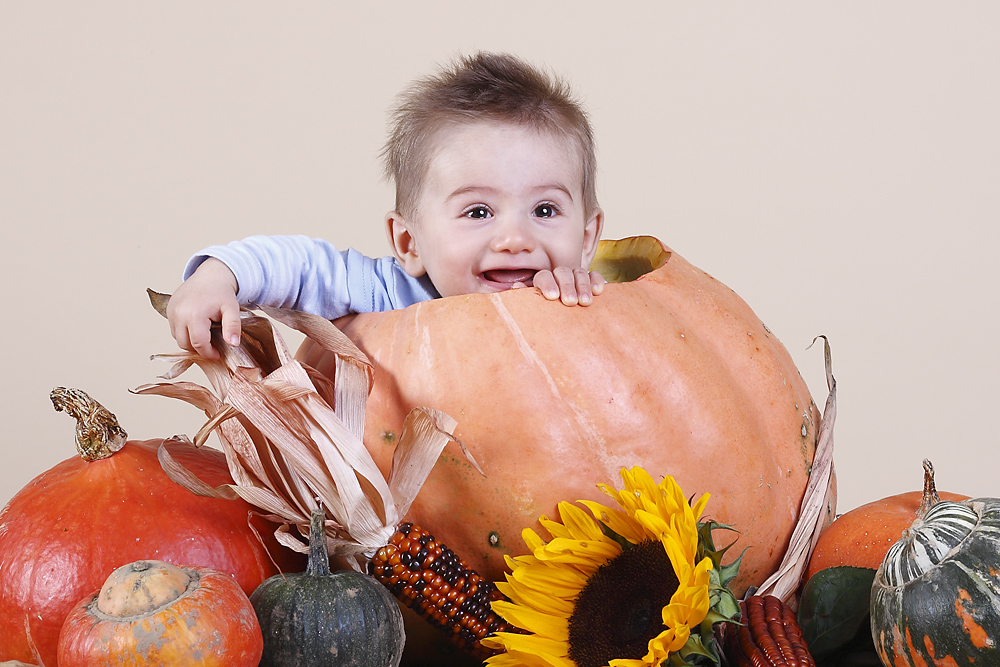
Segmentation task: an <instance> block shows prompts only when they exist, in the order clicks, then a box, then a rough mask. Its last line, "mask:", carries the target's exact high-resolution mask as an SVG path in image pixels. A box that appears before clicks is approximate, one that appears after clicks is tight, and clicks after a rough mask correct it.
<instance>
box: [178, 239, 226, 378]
mask: <svg viewBox="0 0 1000 667" xmlns="http://www.w3.org/2000/svg"><path fill="white" fill-rule="evenodd" d="M237 289H238V285H237V284H236V276H234V275H233V272H232V271H230V270H229V267H228V266H226V265H225V264H224V263H222V262H220V261H219V260H217V259H214V258H209V259H207V260H205V261H204V262H203V263H202V264H201V265H200V266H199V267H198V268H197V269H196V270H195V272H194V273H193V274H191V275H190V276H189V277H188V279H187V280H185V281H184V282H183V283H182V284H181V286H180V287H178V288H177V290H176V291H175V292H174V294H173V295H172V296H171V297H170V302H169V303H168V304H167V321H168V322H169V323H170V334H171V335H172V336H173V337H174V340H176V341H177V344H178V345H180V346H181V347H182V348H184V349H185V350H190V351H192V352H197V353H198V354H200V355H201V356H203V357H205V358H206V359H218V358H219V352H218V351H217V350H216V349H215V348H213V347H212V323H213V322H222V337H223V340H225V341H226V342H227V343H229V344H230V345H239V342H240V304H239V302H238V301H237V300H236V290H237Z"/></svg>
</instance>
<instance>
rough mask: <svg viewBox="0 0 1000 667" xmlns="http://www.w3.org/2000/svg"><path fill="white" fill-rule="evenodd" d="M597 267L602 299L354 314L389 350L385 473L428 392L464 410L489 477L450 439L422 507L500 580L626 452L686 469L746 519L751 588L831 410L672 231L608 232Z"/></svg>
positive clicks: (325, 364) (381, 410)
mask: <svg viewBox="0 0 1000 667" xmlns="http://www.w3.org/2000/svg"><path fill="white" fill-rule="evenodd" d="M591 268H593V269H596V270H599V271H600V272H601V273H602V274H603V275H604V276H605V278H606V279H607V280H609V282H612V283H613V284H609V285H607V287H606V288H605V291H604V293H603V294H602V295H600V296H598V297H597V298H595V300H594V303H593V304H592V305H591V306H589V307H586V308H581V307H573V308H569V307H566V306H563V305H561V304H559V303H556V302H549V301H546V300H545V299H544V298H543V297H542V296H541V295H539V294H538V293H537V292H536V291H535V290H531V289H524V290H513V291H508V292H503V293H498V294H472V295H468V296H456V297H449V298H444V299H436V300H433V301H428V302H424V303H420V304H417V305H415V306H411V307H409V308H407V309H405V310H398V311H392V312H386V313H373V314H364V315H356V316H352V317H349V318H344V319H342V320H338V321H337V325H338V326H339V327H341V328H342V330H343V331H344V332H345V333H346V334H347V335H348V336H349V337H350V338H351V339H352V340H353V341H354V342H355V343H356V344H357V345H358V346H359V347H360V348H361V349H362V350H363V351H364V352H365V353H366V354H367V355H368V356H369V357H370V358H371V360H372V362H373V363H374V365H375V381H374V385H373V390H372V393H371V396H370V398H369V401H368V407H367V415H366V421H365V444H366V445H367V447H368V448H369V450H370V451H371V453H372V455H373V457H374V458H375V460H376V462H378V464H379V466H380V467H381V468H382V470H383V472H387V471H388V469H389V464H390V461H391V459H392V454H393V450H394V443H395V442H396V440H397V439H398V437H399V434H400V429H401V428H402V425H403V419H404V417H405V416H406V414H407V413H408V412H409V411H410V410H411V409H412V408H413V407H416V406H427V407H432V408H436V409H438V410H442V411H444V412H446V413H447V414H449V415H451V416H452V417H454V418H455V419H457V420H458V428H457V430H456V431H455V435H456V436H457V437H458V438H459V439H460V440H461V441H462V442H463V443H465V444H466V445H467V446H468V448H469V450H470V451H471V453H472V454H473V455H474V456H475V458H476V460H477V461H478V463H479V464H480V465H481V467H482V469H483V471H484V473H485V476H483V475H480V474H479V473H478V472H477V471H476V470H475V469H474V468H473V467H472V466H471V465H470V464H469V463H468V462H467V461H466V460H465V459H464V458H463V457H462V455H461V454H458V453H453V454H451V455H449V453H448V450H446V452H445V454H444V456H443V457H442V459H441V460H440V461H439V462H438V464H437V465H436V466H435V468H434V470H433V471H432V473H431V475H430V477H429V478H428V479H427V481H426V483H425V485H424V487H423V489H422V490H421V491H420V493H419V494H418V495H417V498H416V501H415V502H414V503H413V505H412V507H411V509H410V512H409V514H408V518H410V519H411V520H412V521H414V522H416V523H419V524H420V525H422V526H424V527H425V528H427V529H428V530H431V531H432V532H434V534H435V535H436V536H437V537H438V538H439V539H440V540H441V541H442V542H443V543H446V544H448V545H449V547H451V548H452V549H453V550H454V551H455V553H456V554H458V555H459V556H461V557H462V558H463V559H465V560H466V562H468V564H469V566H470V567H473V568H475V569H476V570H478V571H479V572H480V573H482V574H483V575H484V576H486V577H487V578H489V579H492V580H499V579H502V573H503V571H504V554H519V553H523V550H524V546H523V542H522V540H521V531H522V530H523V529H524V528H528V527H533V528H535V529H536V530H538V529H539V524H538V523H537V519H538V517H539V515H543V514H546V515H552V514H554V513H555V509H556V504H557V503H558V502H559V501H564V500H571V501H572V500H578V499H592V500H597V501H599V502H600V501H603V500H604V496H603V494H602V492H601V491H600V490H599V489H598V488H597V487H596V484H597V483H598V482H603V483H605V484H613V483H614V480H616V479H618V478H619V471H620V469H621V468H622V467H626V466H634V465H639V466H642V467H644V468H645V469H647V470H649V471H650V472H651V473H653V474H654V475H666V474H669V475H673V476H674V477H675V478H676V479H677V481H678V483H679V484H680V485H681V486H683V487H684V488H685V489H688V490H690V492H691V493H693V494H696V495H697V494H701V493H704V492H710V493H711V494H712V503H711V507H712V510H713V513H714V518H716V519H717V520H719V521H721V522H724V523H728V524H732V525H733V526H734V527H735V528H736V529H737V530H738V531H739V532H740V534H741V536H740V541H739V546H740V547H741V548H742V547H748V550H747V552H746V555H745V556H744V558H743V565H742V567H741V572H740V577H739V579H738V580H737V581H735V582H734V586H735V587H736V588H737V589H738V592H739V593H740V594H742V592H743V590H744V589H745V588H746V587H747V586H749V585H751V584H760V583H761V582H762V581H763V580H764V579H765V578H766V577H767V576H768V575H770V574H771V573H772V572H773V571H774V570H775V569H777V566H778V564H779V563H780V561H781V558H782V556H783V554H784V551H785V548H786V546H787V544H788V541H789V537H790V535H791V532H792V529H793V527H794V526H795V522H796V519H797V517H798V513H799V506H800V503H801V500H802V497H803V492H804V490H805V487H806V482H807V480H808V477H809V472H810V465H811V463H812V459H813V454H814V451H815V445H816V438H817V431H818V427H819V421H820V414H819V410H818V409H817V408H816V406H815V405H814V404H813V401H812V398H811V397H810V395H809V391H808V389H807V387H806V385H805V382H804V381H803V380H802V378H801V376H800V375H799V372H798V371H797V369H796V368H795V365H794V364H793V362H792V360H791V358H790V357H789V355H788V352H787V351H786V350H785V348H784V347H783V346H782V344H781V343H780V342H779V341H778V339H777V338H775V336H774V335H773V334H772V333H771V332H770V331H769V330H768V329H767V328H766V327H765V326H764V325H763V324H762V323H761V321H760V320H759V319H758V318H757V316H756V315H755V314H754V313H753V311H752V310H751V309H750V308H749V307H748V306H747V304H746V303H744V302H743V301H742V300H741V299H740V298H739V296H737V295H736V294H735V293H734V292H733V291H732V290H730V289H729V288H727V287H726V286H724V285H722V284H721V283H719V282H718V281H717V280H715V279H714V278H712V277H711V276H709V275H708V274H706V273H705V272H703V271H701V270H699V269H697V268H695V267H694V266H692V265H691V264H689V263H688V262H686V261H685V260H684V259H682V258H681V257H680V256H679V255H677V254H676V253H674V252H672V251H671V250H670V249H669V248H667V247H665V246H664V245H663V244H661V243H660V242H659V241H657V240H656V239H653V238H651V237H636V238H631V239H625V240H623V241H617V242H612V241H604V242H602V244H601V248H600V249H599V253H598V257H597V259H596V260H595V263H594V265H593V266H592V267H591ZM614 283H618V284H614ZM298 356H299V358H300V359H302V360H303V361H304V362H305V363H307V364H309V365H311V366H313V367H315V368H317V369H318V370H319V371H320V372H323V373H326V374H332V373H333V360H332V358H331V357H328V356H326V355H325V353H323V352H322V351H321V350H320V349H319V348H318V347H317V346H313V345H312V344H311V343H310V342H309V341H308V340H307V341H306V342H305V344H304V345H303V347H302V348H300V350H299V353H298ZM452 446H453V445H449V448H450V447H452ZM454 452H457V450H454ZM833 510H834V508H833V507H830V508H828V510H827V511H828V514H829V516H830V517H832V516H833V513H834V511H833ZM734 551H735V552H737V553H738V552H739V549H736V550H734Z"/></svg>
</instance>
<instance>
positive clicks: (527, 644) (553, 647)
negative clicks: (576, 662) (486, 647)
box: [493, 632, 572, 664]
mask: <svg viewBox="0 0 1000 667" xmlns="http://www.w3.org/2000/svg"><path fill="white" fill-rule="evenodd" d="M493 637H495V638H496V639H497V640H499V641H500V642H502V643H503V646H504V648H506V649H507V651H508V652H509V653H515V652H518V653H530V654H533V655H538V656H543V655H544V656H550V657H553V658H565V657H567V656H568V655H569V644H568V643H566V642H561V641H556V640H554V639H549V638H547V637H537V636H535V635H522V634H517V633H514V632H498V633H496V634H494V635H493ZM570 664H572V663H570Z"/></svg>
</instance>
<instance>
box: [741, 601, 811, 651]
mask: <svg viewBox="0 0 1000 667" xmlns="http://www.w3.org/2000/svg"><path fill="white" fill-rule="evenodd" d="M740 610H741V611H742V614H741V616H740V621H739V622H738V623H737V622H731V623H727V624H726V626H725V630H724V640H723V644H724V647H725V652H726V658H727V659H728V661H729V664H730V665H733V666H734V667H816V661H815V660H813V657H812V655H810V653H809V649H808V647H807V646H806V642H805V640H804V639H803V638H802V628H800V627H799V624H798V621H797V620H796V619H795V614H794V613H793V612H792V609H791V607H789V606H788V605H786V604H785V603H784V602H782V601H781V600H779V599H778V598H776V597H774V596H772V595H764V596H760V595H752V596H750V597H748V598H747V599H746V600H742V601H740Z"/></svg>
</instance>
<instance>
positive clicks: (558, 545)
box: [535, 537, 622, 575]
mask: <svg viewBox="0 0 1000 667" xmlns="http://www.w3.org/2000/svg"><path fill="white" fill-rule="evenodd" d="M621 552H622V548H621V546H619V545H618V543H617V542H614V541H612V540H609V539H607V538H605V540H599V541H598V540H591V541H587V540H568V539H566V538H562V537H558V538H556V539H554V540H552V541H551V542H549V543H548V544H547V545H545V546H544V547H542V548H540V549H537V550H536V551H535V557H536V558H538V560H540V561H543V562H546V563H571V564H573V565H576V566H577V567H579V568H580V569H581V570H583V571H585V572H586V573H587V574H588V575H592V574H593V573H594V571H596V570H597V568H599V567H600V566H602V565H604V564H605V563H607V562H608V561H609V560H611V559H612V558H615V557H616V556H618V555H619V554H620V553H621Z"/></svg>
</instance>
